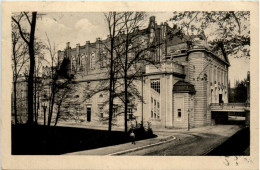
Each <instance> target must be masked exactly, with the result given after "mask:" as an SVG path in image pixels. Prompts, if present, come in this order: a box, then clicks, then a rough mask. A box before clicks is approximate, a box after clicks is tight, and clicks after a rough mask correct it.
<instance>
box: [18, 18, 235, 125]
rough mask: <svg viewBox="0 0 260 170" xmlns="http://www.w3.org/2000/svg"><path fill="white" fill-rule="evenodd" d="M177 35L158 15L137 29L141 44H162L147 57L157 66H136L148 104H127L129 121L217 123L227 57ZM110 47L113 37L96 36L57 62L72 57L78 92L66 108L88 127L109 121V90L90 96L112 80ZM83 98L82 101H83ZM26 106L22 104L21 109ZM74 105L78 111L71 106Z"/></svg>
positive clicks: (119, 119)
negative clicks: (213, 105) (215, 106)
mask: <svg viewBox="0 0 260 170" xmlns="http://www.w3.org/2000/svg"><path fill="white" fill-rule="evenodd" d="M178 32H180V30H179V29H178V28H177V27H176V26H173V27H170V26H169V25H168V24H167V23H161V24H160V25H158V24H157V23H156V21H155V17H150V21H149V24H148V27H147V28H146V29H142V30H139V29H138V33H139V35H140V36H139V38H138V41H140V42H143V43H144V44H147V45H149V44H153V43H156V44H159V45H158V46H156V48H155V49H153V50H151V51H150V52H149V53H146V55H149V57H148V58H151V60H153V61H155V62H154V63H153V64H147V63H146V64H144V63H141V64H140V63H139V64H140V65H138V67H142V68H143V69H142V74H141V76H140V75H139V77H140V78H139V79H138V80H135V81H134V82H133V84H134V86H135V87H136V89H137V90H138V92H139V94H140V95H141V96H142V98H143V100H144V102H141V100H140V99H136V100H135V102H133V103H129V106H128V120H136V121H137V122H139V123H141V122H142V121H143V122H144V124H146V122H151V124H152V126H153V127H167V128H188V127H191V128H192V127H198V126H204V125H209V124H211V123H212V122H214V120H213V119H214V117H212V115H211V110H210V104H211V103H223V102H224V103H228V88H227V87H228V67H229V66H230V64H229V61H228V58H225V57H224V56H223V55H221V54H220V53H218V54H214V53H212V52H211V50H210V48H209V47H208V45H207V40H206V38H205V36H204V35H203V34H200V35H196V36H194V35H192V36H190V37H186V36H178ZM107 43H109V38H107V39H106V40H101V39H100V38H97V39H96V42H94V43H90V42H89V41H87V42H86V44H84V45H82V46H81V45H80V44H77V46H76V47H75V48H71V47H70V43H67V45H66V48H65V50H64V51H58V59H59V61H63V59H64V58H67V59H68V61H69V65H68V66H67V67H68V72H69V73H70V74H73V75H74V79H75V80H74V81H75V82H76V83H75V84H74V86H75V90H76V92H75V93H74V92H73V93H71V94H68V96H67V97H68V99H67V100H66V102H64V103H63V105H62V107H63V109H62V110H63V112H71V114H72V115H73V114H76V112H77V113H80V114H81V115H82V118H83V120H84V123H87V124H90V125H91V124H94V125H96V124H103V123H104V122H105V121H102V120H106V116H107V111H108V106H107V105H105V104H104V103H105V102H106V101H107V99H108V91H102V92H99V93H96V94H94V95H93V96H92V95H91V96H88V93H87V91H88V92H89V91H91V89H95V88H97V87H98V86H99V85H100V82H103V81H104V80H108V74H107V72H108V66H109V61H108V60H107V57H105V56H106V55H108V53H107V51H106V49H105V47H104V44H107ZM46 71H48V68H46V67H44V68H43V72H44V73H43V75H44V74H45V72H46ZM46 74H47V73H46ZM22 82H24V83H22ZM18 84H19V85H18V86H19V88H18V89H20V90H19V91H21V93H19V94H20V95H23V94H26V83H25V81H21V82H20V83H18ZM20 86H21V87H20ZM21 89H22V90H21ZM46 89H47V91H48V88H47V87H46V88H44V90H43V91H44V92H43V93H44V94H45V93H47V92H46ZM40 96H43V94H41V95H40ZM22 98H23V96H18V101H19V102H22V101H24V100H23V99H22ZM79 99H84V100H81V102H80V103H79V102H78V101H79ZM39 100H40V101H43V99H39ZM45 103H46V102H45ZM42 104H43V102H40V105H42ZM18 105H19V106H18V112H20V110H21V108H20V104H18ZM25 105H26V103H24V102H22V103H21V106H25ZM76 105H77V108H75V107H74V108H73V106H76ZM122 105H123V104H122V102H121V101H120V100H118V99H116V100H115V102H114V107H113V111H114V115H115V116H114V117H113V122H114V123H115V124H117V125H123V124H124V121H123V119H124V116H123V114H120V113H123V112H124V108H123V107H121V106H122ZM23 108H24V107H22V110H23ZM39 109H40V110H39V116H42V114H43V110H42V109H43V107H42V106H39ZM47 110H48V109H47ZM23 112H24V111H23ZM61 116H62V115H61ZM54 117H55V113H54ZM129 124H130V123H129Z"/></svg>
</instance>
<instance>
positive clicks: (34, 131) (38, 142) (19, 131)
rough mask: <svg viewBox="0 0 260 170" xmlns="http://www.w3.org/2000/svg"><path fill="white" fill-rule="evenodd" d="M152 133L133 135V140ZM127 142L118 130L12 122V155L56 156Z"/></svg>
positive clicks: (126, 136)
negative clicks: (109, 132)
mask: <svg viewBox="0 0 260 170" xmlns="http://www.w3.org/2000/svg"><path fill="white" fill-rule="evenodd" d="M151 137H155V135H153V136H151V135H149V136H148V135H145V134H143V135H136V140H141V139H145V138H151ZM127 142H130V139H129V135H127V134H125V133H124V132H120V131H112V132H111V134H110V135H109V134H108V131H105V130H96V129H85V128H72V127H46V126H41V125H38V126H27V125H12V154H13V155H59V154H64V153H69V152H75V151H82V150H88V149H94V148H100V147H105V146H111V145H117V144H122V143H127Z"/></svg>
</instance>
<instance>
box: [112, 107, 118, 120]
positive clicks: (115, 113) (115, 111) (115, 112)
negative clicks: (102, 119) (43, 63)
mask: <svg viewBox="0 0 260 170" xmlns="http://www.w3.org/2000/svg"><path fill="white" fill-rule="evenodd" d="M117 109H118V107H117V105H114V106H113V117H116V115H117Z"/></svg>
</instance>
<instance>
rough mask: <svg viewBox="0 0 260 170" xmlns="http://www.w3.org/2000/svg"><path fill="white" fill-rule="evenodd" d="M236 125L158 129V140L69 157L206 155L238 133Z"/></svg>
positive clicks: (109, 147)
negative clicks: (188, 128)
mask: <svg viewBox="0 0 260 170" xmlns="http://www.w3.org/2000/svg"><path fill="white" fill-rule="evenodd" d="M239 130H240V128H239V126H237V125H217V126H206V127H200V128H193V129H191V130H190V131H187V130H183V129H157V130H154V133H155V134H156V135H158V137H157V138H152V139H147V140H141V141H137V142H136V145H133V144H131V143H125V144H120V145H115V146H108V147H103V148H98V149H92V150H86V151H80V152H74V153H68V154H67V155H204V154H206V153H208V152H209V151H211V150H212V149H213V148H215V147H217V146H218V145H220V144H221V143H223V142H224V141H226V140H227V139H228V138H229V137H230V136H232V135H233V134H235V133H236V132H237V131H239Z"/></svg>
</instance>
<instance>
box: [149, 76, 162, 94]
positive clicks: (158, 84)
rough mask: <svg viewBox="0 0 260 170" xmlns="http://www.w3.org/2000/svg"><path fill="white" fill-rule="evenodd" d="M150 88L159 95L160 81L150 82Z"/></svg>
mask: <svg viewBox="0 0 260 170" xmlns="http://www.w3.org/2000/svg"><path fill="white" fill-rule="evenodd" d="M151 88H152V89H154V90H155V91H157V92H158V93H160V79H154V80H151Z"/></svg>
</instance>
